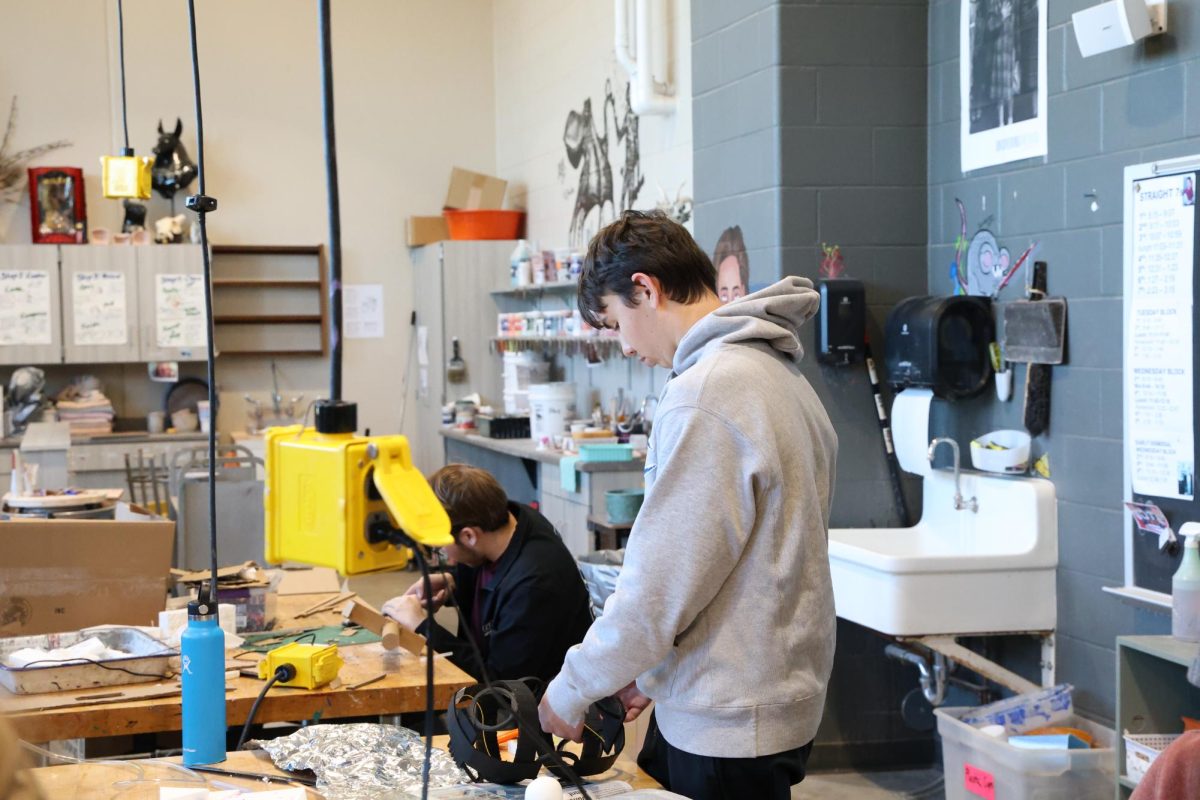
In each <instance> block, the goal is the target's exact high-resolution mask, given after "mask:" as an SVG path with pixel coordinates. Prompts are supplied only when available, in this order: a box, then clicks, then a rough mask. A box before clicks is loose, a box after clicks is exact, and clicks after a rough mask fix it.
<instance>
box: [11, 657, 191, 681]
mask: <svg viewBox="0 0 1200 800" xmlns="http://www.w3.org/2000/svg"><path fill="white" fill-rule="evenodd" d="M80 663H84V664H91V665H93V666H96V667H101V668H102V669H107V670H112V671H113V672H124V673H126V674H128V675H136V676H137V677H139V678H164V679H165V678H169V677H171V676H170V675H169V674H168V675H162V674H159V673H157V672H137V671H135V670H132V669H128V668H126V667H118V666H117V665H116V664H106V663H104V662H103V661H97V660H96V659H94V658H84V657H83V656H76V657H75V658H62V659H59V658H39V659H38V660H37V661H30V662H29V663H27V664H25V666H23V667H19V669H28V668H30V667H33V666H36V665H37V664H55V665H57V666H63V665H67V666H70V665H72V664H80Z"/></svg>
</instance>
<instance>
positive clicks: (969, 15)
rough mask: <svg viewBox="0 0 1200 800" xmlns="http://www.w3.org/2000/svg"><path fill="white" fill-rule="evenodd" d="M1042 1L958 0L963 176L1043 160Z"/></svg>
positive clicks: (1043, 73)
mask: <svg viewBox="0 0 1200 800" xmlns="http://www.w3.org/2000/svg"><path fill="white" fill-rule="evenodd" d="M1046 3H1047V0H962V13H961V24H960V31H959V59H958V61H959V86H960V87H961V88H960V93H961V112H962V113H961V141H962V171H963V172H970V171H972V170H977V169H982V168H984V167H993V166H996V165H997V164H1007V163H1008V162H1010V161H1019V160H1021V159H1024V158H1034V157H1037V156H1044V155H1046V153H1047V146H1046Z"/></svg>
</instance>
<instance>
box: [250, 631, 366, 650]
mask: <svg viewBox="0 0 1200 800" xmlns="http://www.w3.org/2000/svg"><path fill="white" fill-rule="evenodd" d="M242 638H244V639H245V643H244V644H243V645H242V647H241V649H242V650H243V651H245V652H248V653H266V652H267V651H269V650H274V649H275V648H276V647H282V646H283V645H285V644H291V643H292V642H303V643H305V644H336V645H338V646H339V647H345V646H346V645H351V644H371V642H378V641H380V639H379V636H378V635H377V634H374V633H371V632H370V631H369V630H367V629H366V628H343V627H342V626H341V625H325V626H324V627H321V628H312V629H311V630H306V631H296V632H291V633H278V632H275V631H263V632H262V633H248V634H246V635H245V636H244V637H242Z"/></svg>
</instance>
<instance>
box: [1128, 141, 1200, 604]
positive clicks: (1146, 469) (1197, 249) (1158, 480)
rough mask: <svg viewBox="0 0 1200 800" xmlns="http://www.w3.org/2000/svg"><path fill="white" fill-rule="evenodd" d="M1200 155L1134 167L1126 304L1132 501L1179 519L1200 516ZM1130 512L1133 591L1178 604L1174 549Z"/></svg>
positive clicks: (1173, 521) (1175, 522)
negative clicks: (1199, 469)
mask: <svg viewBox="0 0 1200 800" xmlns="http://www.w3.org/2000/svg"><path fill="white" fill-rule="evenodd" d="M1198 178H1200V156H1195V157H1190V158H1184V159H1173V160H1171V161H1158V162H1152V163H1148V164H1139V165H1136V166H1131V167H1127V168H1126V169H1125V229H1124V234H1125V270H1124V278H1125V291H1124V308H1123V320H1124V322H1123V327H1122V332H1123V335H1122V340H1123V348H1124V350H1123V352H1124V359H1123V383H1124V391H1123V397H1124V437H1123V439H1124V472H1125V500H1126V501H1127V502H1129V501H1132V502H1134V503H1144V504H1150V503H1152V504H1154V505H1156V506H1157V507H1158V508H1159V509H1161V510H1162V512H1163V514H1164V515H1165V517H1166V519H1167V521H1168V522H1169V523H1170V526H1171V528H1173V529H1174V530H1175V531H1176V532H1178V531H1179V529H1180V527H1182V525H1183V523H1185V522H1189V521H1192V520H1197V521H1200V498H1198V496H1197V492H1196V482H1195V475H1196V463H1197V451H1196V444H1197V441H1200V436H1198V435H1197V430H1196V416H1197V415H1196V398H1198V397H1200V380H1198V378H1200V374H1198V372H1197V370H1196V363H1195V350H1196V347H1195V345H1196V343H1197V342H1200V329H1198V328H1197V320H1196V315H1195V313H1194V309H1195V308H1196V305H1197V288H1198V284H1197V281H1196V280H1195V275H1196V256H1197V254H1198V253H1200V225H1198V224H1197V219H1196V194H1197V191H1198V189H1200V187H1198V186H1197V179H1198ZM1134 515H1135V512H1134V511H1131V510H1129V509H1128V508H1127V509H1126V511H1125V526H1126V532H1127V535H1126V538H1125V590H1124V592H1123V593H1125V594H1129V595H1131V596H1135V597H1138V598H1139V599H1142V600H1144V601H1146V602H1149V603H1153V604H1155V605H1161V606H1169V605H1170V602H1171V597H1170V593H1171V576H1172V575H1173V574H1174V572H1175V570H1176V569H1177V568H1178V566H1179V559H1180V557H1181V552H1182V548H1179V549H1178V551H1177V552H1175V553H1174V554H1173V555H1172V554H1168V553H1164V552H1163V551H1162V550H1160V548H1159V537H1158V536H1157V535H1154V534H1153V533H1147V532H1143V531H1141V530H1139V528H1138V526H1137V524H1136V522H1135V519H1134Z"/></svg>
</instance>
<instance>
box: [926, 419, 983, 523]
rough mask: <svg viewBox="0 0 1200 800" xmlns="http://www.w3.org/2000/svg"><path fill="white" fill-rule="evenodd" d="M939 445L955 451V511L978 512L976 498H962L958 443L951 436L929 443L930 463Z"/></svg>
mask: <svg viewBox="0 0 1200 800" xmlns="http://www.w3.org/2000/svg"><path fill="white" fill-rule="evenodd" d="M939 444H948V445H950V449H951V450H953V451H954V510H955V511H962V510H964V509H970V510H971V511H975V512H978V511H979V501H978V500H977V499H975V498H974V497H972V498H971V499H970V500H964V499H963V496H962V490H961V488H960V477H961V473H960V470H959V463H958V442H956V441H954V440H953V439H951V438H950V437H949V436H939V437H938V438H936V439H934V440H933V441H932V442H930V443H929V452H928V453H927V454H926V457H927V458H928V459H929V463H930V464H932V463H933V454H934V453H935V452H936V451H937V448H938V445H939Z"/></svg>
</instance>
